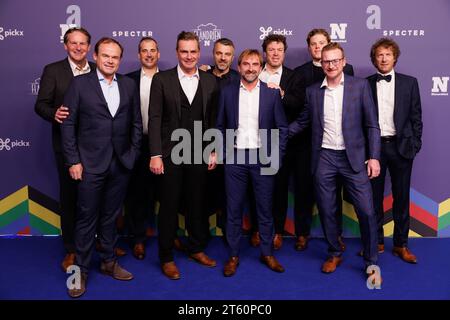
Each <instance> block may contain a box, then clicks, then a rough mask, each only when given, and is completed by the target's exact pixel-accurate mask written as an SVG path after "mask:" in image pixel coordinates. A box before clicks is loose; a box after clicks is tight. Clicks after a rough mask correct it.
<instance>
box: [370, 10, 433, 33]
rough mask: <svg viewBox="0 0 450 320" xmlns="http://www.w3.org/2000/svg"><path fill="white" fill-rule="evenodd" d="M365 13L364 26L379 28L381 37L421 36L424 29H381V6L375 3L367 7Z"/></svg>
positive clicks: (372, 28)
mask: <svg viewBox="0 0 450 320" xmlns="http://www.w3.org/2000/svg"><path fill="white" fill-rule="evenodd" d="M366 13H367V14H368V15H369V17H368V18H367V20H366V26H367V29H369V30H381V31H382V32H381V33H382V35H383V37H423V36H424V35H425V30H423V29H416V28H407V29H385V30H382V29H381V8H380V6H377V5H374V4H372V5H370V6H368V7H367V10H366Z"/></svg>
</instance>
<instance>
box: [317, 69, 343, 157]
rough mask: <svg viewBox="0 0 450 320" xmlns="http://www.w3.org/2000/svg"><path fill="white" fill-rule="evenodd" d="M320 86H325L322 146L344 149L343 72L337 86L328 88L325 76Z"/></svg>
mask: <svg viewBox="0 0 450 320" xmlns="http://www.w3.org/2000/svg"><path fill="white" fill-rule="evenodd" d="M320 87H321V88H323V87H326V88H325V97H324V101H323V123H324V131H323V140H322V148H326V149H333V150H345V142H344V136H343V135H342V109H343V102H344V73H342V78H341V81H340V83H339V85H338V86H337V87H335V88H330V87H329V86H328V81H327V78H326V77H325V79H324V80H323V82H322V85H321V86H320Z"/></svg>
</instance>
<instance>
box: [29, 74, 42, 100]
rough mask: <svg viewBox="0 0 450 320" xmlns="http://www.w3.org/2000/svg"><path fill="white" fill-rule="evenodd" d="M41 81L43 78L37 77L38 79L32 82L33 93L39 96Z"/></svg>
mask: <svg viewBox="0 0 450 320" xmlns="http://www.w3.org/2000/svg"><path fill="white" fill-rule="evenodd" d="M40 83H41V78H37V79H36V80H34V81H32V82H30V85H31V95H33V96H37V95H38V93H39V84H40Z"/></svg>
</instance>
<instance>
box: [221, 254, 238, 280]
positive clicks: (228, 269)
mask: <svg viewBox="0 0 450 320" xmlns="http://www.w3.org/2000/svg"><path fill="white" fill-rule="evenodd" d="M238 265H239V257H237V256H235V257H230V259H228V261H227V263H225V266H224V267H223V275H224V276H225V277H231V276H233V275H234V274H235V273H236V269H237V267H238Z"/></svg>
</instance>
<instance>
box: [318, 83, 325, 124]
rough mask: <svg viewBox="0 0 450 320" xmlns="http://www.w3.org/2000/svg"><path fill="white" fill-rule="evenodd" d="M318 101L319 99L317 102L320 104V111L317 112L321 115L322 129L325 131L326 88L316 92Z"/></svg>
mask: <svg viewBox="0 0 450 320" xmlns="http://www.w3.org/2000/svg"><path fill="white" fill-rule="evenodd" d="M316 99H317V102H318V104H317V105H318V106H319V108H318V110H317V112H318V113H319V119H320V126H321V127H322V130H323V128H324V127H325V126H324V121H325V120H324V118H323V115H324V108H325V88H320V87H319V88H318V89H317V91H316Z"/></svg>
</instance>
